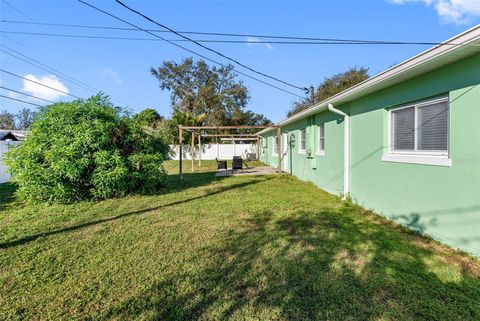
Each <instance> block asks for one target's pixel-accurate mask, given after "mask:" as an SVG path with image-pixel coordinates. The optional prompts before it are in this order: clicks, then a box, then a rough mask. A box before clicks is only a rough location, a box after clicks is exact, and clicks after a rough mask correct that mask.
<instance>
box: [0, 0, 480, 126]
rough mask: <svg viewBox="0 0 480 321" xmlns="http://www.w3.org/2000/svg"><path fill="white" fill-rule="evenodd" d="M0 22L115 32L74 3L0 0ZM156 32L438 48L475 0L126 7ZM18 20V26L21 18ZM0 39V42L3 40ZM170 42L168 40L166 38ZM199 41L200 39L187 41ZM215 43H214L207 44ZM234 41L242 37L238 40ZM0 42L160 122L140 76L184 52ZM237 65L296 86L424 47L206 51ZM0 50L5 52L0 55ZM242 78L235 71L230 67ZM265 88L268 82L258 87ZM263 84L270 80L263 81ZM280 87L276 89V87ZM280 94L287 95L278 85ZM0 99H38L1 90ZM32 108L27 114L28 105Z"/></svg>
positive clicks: (269, 103) (53, 81) (18, 39)
mask: <svg viewBox="0 0 480 321" xmlns="http://www.w3.org/2000/svg"><path fill="white" fill-rule="evenodd" d="M0 1H1V2H0V3H1V7H0V16H1V20H22V21H31V20H33V21H35V22H48V23H68V24H88V25H102V26H118V27H125V25H123V24H122V23H121V22H118V21H116V20H114V19H112V18H111V17H108V16H105V15H103V14H101V13H99V12H97V11H94V10H93V9H91V8H88V7H87V6H85V5H83V4H81V3H79V2H77V1H74V0H65V1H14V0H8V1H7V2H8V4H11V5H13V6H14V7H15V8H16V9H17V10H18V11H21V12H22V13H23V14H22V13H20V12H18V11H16V10H14V9H13V8H11V7H10V6H8V5H7V4H6V3H5V2H4V0H0ZM89 2H91V3H92V4H94V5H96V6H98V7H101V8H102V9H105V10H107V11H110V12H112V13H114V14H115V15H118V16H120V17H122V18H124V19H126V20H129V21H131V22H133V23H135V24H138V25H141V26H142V27H144V28H157V27H156V26H155V25H152V24H151V23H149V22H147V21H145V20H142V19H141V18H139V17H137V16H134V15H133V14H132V13H129V12H128V11H126V10H125V9H124V8H122V7H120V6H119V5H117V4H116V3H115V2H113V1H89ZM126 3H127V4H129V5H131V6H132V7H134V8H135V9H137V10H139V11H141V12H143V13H148V15H150V16H151V17H152V18H155V19H156V20H158V21H160V22H162V23H163V24H165V25H167V26H169V27H171V28H173V29H176V30H181V31H207V32H231V33H252V34H274V35H288V36H304V37H322V38H350V39H374V40H392V41H397V40H398V41H428V42H438V41H443V40H446V39H448V38H449V37H451V36H454V35H455V34H457V33H460V32H462V31H464V30H466V29H468V28H470V27H472V26H474V25H475V24H477V23H479V22H480V0H470V1H469V0H389V1H382V0H377V1H131V0H130V1H126ZM27 17H28V18H27ZM1 30H2V31H22V32H40V33H61V34H82V35H103V36H116V37H145V38H147V37H150V36H149V35H147V34H143V33H141V32H134V31H130V32H127V31H122V32H120V31H103V30H83V29H72V28H65V27H53V26H39V25H35V24H34V25H19V24H12V23H2V24H1ZM5 35H6V36H5ZM165 37H167V36H165ZM168 37H169V38H170V39H173V38H175V37H174V35H171V36H168ZM195 37H196V38H197V39H199V38H202V39H206V36H195ZM216 38H218V37H216ZM242 40H244V39H242ZM1 44H2V45H4V46H7V47H8V48H11V49H14V50H16V51H18V52H21V53H23V54H25V55H27V56H29V57H31V58H34V59H36V60H38V61H40V62H42V63H44V64H46V65H48V66H50V67H54V68H56V69H57V70H60V71H61V72H63V73H65V74H68V75H70V76H72V77H74V78H75V79H78V80H81V81H82V82H84V83H87V84H88V85H90V86H92V87H94V88H96V89H100V90H102V91H104V92H105V93H107V94H109V95H110V96H111V97H112V100H113V102H114V103H115V104H118V105H122V106H128V107H129V108H131V109H132V110H133V111H134V112H138V111H140V110H142V109H144V108H155V109H157V110H158V111H159V112H160V113H161V114H163V115H165V116H169V114H170V110H171V108H170V99H169V94H168V93H167V92H162V91H161V90H160V88H159V87H158V81H157V80H156V79H155V78H154V77H153V76H151V75H150V73H149V68H150V67H151V66H153V67H156V66H159V65H161V63H162V61H164V60H174V61H180V60H181V59H182V58H186V57H190V56H191V54H189V53H187V52H185V51H182V50H180V49H178V48H175V47H173V46H172V45H170V44H168V43H165V42H161V41H120V40H100V39H78V38H76V39H72V38H52V37H45V36H30V35H19V34H11V33H8V34H4V33H2V34H1ZM184 45H185V46H187V47H189V48H191V49H193V50H196V51H198V52H201V53H202V54H205V55H207V56H209V57H211V58H213V59H215V60H220V61H222V62H226V63H228V61H226V60H222V59H221V58H219V57H217V56H215V55H213V54H212V53H208V52H206V51H204V50H202V49H200V48H197V47H196V46H195V45H194V44H184ZM208 45H209V46H210V47H212V48H214V49H216V50H218V51H221V52H222V53H224V54H227V55H229V56H231V57H233V58H235V59H237V60H239V61H241V62H242V63H244V64H246V65H248V66H251V67H253V68H255V69H258V70H260V71H262V72H264V73H267V74H271V75H273V76H276V77H278V78H281V79H284V80H287V81H289V82H291V83H295V84H298V85H301V86H309V85H310V84H318V83H319V82H320V81H321V80H322V79H323V78H324V77H327V76H330V75H332V74H335V73H338V72H341V71H344V70H346V69H347V68H349V67H351V66H355V65H356V66H366V67H369V68H370V73H371V74H372V75H374V74H376V73H378V72H380V71H382V70H385V69H386V68H388V67H390V66H392V65H393V64H395V63H398V62H401V61H402V60H404V59H407V58H409V57H410V56H412V55H414V54H417V53H419V52H421V51H423V50H425V49H427V48H428V47H427V46H418V45H405V46H361V45H321V46H320V45H318V46H317V45H309V46H294V45H280V44H274V45H271V46H267V45H265V44H255V45H252V44H250V45H247V44H208ZM0 48H3V49H5V47H0ZM0 58H1V68H3V69H6V70H8V71H11V72H14V73H16V74H19V75H22V76H24V77H28V78H30V79H33V80H36V81H39V82H42V83H45V84H49V85H50V86H53V87H56V88H59V89H61V90H63V91H68V92H69V93H71V94H74V95H77V96H80V97H88V96H89V95H91V94H92V92H91V91H88V90H86V89H84V88H82V87H79V86H77V85H76V84H73V83H71V82H68V81H67V80H65V79H64V78H63V77H61V76H60V75H58V74H56V75H55V74H53V76H52V73H49V72H45V71H43V70H40V69H38V68H37V67H34V66H31V65H29V64H27V63H25V62H23V61H19V60H17V59H15V58H13V57H11V56H9V55H7V54H5V53H3V52H0ZM238 68H239V70H242V71H244V72H247V73H248V71H245V70H244V69H242V68H241V67H238ZM239 78H240V79H242V80H243V81H244V82H245V84H246V85H247V87H248V88H249V90H250V96H251V100H250V102H249V104H248V107H247V108H248V109H251V110H253V111H254V112H257V113H262V114H264V115H266V116H267V117H268V118H270V119H271V120H273V121H279V120H281V119H283V118H285V114H286V111H287V110H288V109H289V108H290V106H291V103H292V101H294V100H295V99H296V98H295V97H293V96H291V95H289V94H286V93H283V92H280V91H278V90H276V89H273V88H270V87H267V86H265V85H263V84H260V83H258V82H255V81H253V80H250V79H248V78H245V77H239ZM264 80H266V81H268V82H272V81H271V80H268V79H264ZM0 81H1V84H0V85H1V86H4V87H8V88H11V89H15V90H17V91H21V92H25V93H28V94H31V95H34V96H37V97H43V98H45V99H48V100H53V101H58V100H70V99H71V98H69V97H68V96H59V95H57V93H55V92H53V91H51V90H48V89H45V88H42V87H41V86H38V85H34V84H33V85H32V84H28V82H25V84H24V81H22V80H21V79H16V78H14V77H12V76H9V75H6V74H4V73H0ZM272 83H273V82H272ZM276 85H280V84H276ZM280 86H281V87H283V88H285V89H288V90H292V91H294V92H296V93H298V94H300V95H301V94H302V92H301V91H297V90H295V89H292V88H288V87H285V86H282V85H280ZM1 94H2V95H6V96H10V97H13V98H18V99H26V100H28V101H30V102H35V103H39V101H38V100H35V99H32V98H28V97H23V96H20V95H19V94H15V93H12V92H8V91H6V90H3V89H2V90H1ZM24 106H25V105H24V104H22V103H17V102H14V101H11V100H8V99H5V98H0V110H8V111H10V112H17V111H18V110H19V109H21V108H22V107H24ZM30 107H31V108H34V107H33V106H30Z"/></svg>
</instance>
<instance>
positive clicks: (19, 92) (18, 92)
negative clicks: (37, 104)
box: [0, 86, 55, 104]
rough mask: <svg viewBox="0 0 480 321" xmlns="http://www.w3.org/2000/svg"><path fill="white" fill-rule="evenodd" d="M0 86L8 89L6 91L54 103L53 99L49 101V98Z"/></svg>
mask: <svg viewBox="0 0 480 321" xmlns="http://www.w3.org/2000/svg"><path fill="white" fill-rule="evenodd" d="M0 88H2V89H5V90H8V91H13V92H14V93H17V94H20V95H24V96H28V97H31V98H35V99H39V100H43V101H45V102H47V103H52V104H55V102H54V101H51V100H48V99H43V98H40V97H37V96H33V95H29V94H26V93H23V92H21V91H17V90H15V89H11V88H7V87H3V86H0ZM10 98H11V97H10Z"/></svg>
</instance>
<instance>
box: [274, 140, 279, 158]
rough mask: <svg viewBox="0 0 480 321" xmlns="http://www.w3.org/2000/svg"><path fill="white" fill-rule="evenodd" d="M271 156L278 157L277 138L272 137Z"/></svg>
mask: <svg viewBox="0 0 480 321" xmlns="http://www.w3.org/2000/svg"><path fill="white" fill-rule="evenodd" d="M273 155H274V156H277V155H278V136H275V137H273Z"/></svg>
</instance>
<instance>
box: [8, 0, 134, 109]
mask: <svg viewBox="0 0 480 321" xmlns="http://www.w3.org/2000/svg"><path fill="white" fill-rule="evenodd" d="M2 1H3V2H4V3H5V4H7V5H8V6H9V7H10V8H12V9H13V10H15V11H17V12H18V13H20V14H21V15H22V16H24V17H26V18H27V19H28V20H30V21H31V24H35V25H38V26H39V27H41V28H43V29H44V30H46V31H48V32H50V31H51V30H49V29H48V28H46V27H45V26H44V24H42V23H39V22H38V21H36V20H35V19H33V18H31V17H30V16H28V15H27V14H26V13H24V12H22V11H21V10H20V9H18V8H16V7H15V6H13V5H12V4H10V3H8V2H7V1H6V0H2ZM4 36H5V37H7V38H9V39H10V40H12V41H14V42H16V43H18V44H20V45H21V46H23V47H25V48H27V49H29V48H28V46H26V45H24V44H22V43H20V42H18V41H16V40H14V39H12V38H11V37H8V36H6V35H4ZM10 50H13V49H10ZM30 50H32V49H30ZM32 51H36V50H32ZM17 53H18V52H17ZM37 53H38V51H37ZM18 54H20V55H22V56H24V57H26V58H28V59H30V60H32V61H35V62H36V63H38V64H40V65H43V66H45V67H47V68H50V69H52V70H55V71H56V73H58V74H62V75H63V77H65V78H70V79H71V80H70V81H71V82H72V80H73V81H76V82H77V85H78V86H81V87H83V88H85V89H88V88H90V89H88V90H90V91H93V92H94V93H98V92H102V91H101V90H99V89H97V88H95V87H92V86H90V85H88V84H86V83H84V82H82V81H80V80H78V79H75V78H74V77H72V76H69V75H67V74H65V73H63V72H61V71H59V70H57V69H55V68H53V67H49V66H47V65H45V64H43V63H41V62H39V61H36V60H35V59H33V58H30V57H27V56H25V55H23V54H21V53H18ZM40 55H41V56H43V55H42V54H40ZM80 84H82V85H83V86H82V85H80ZM84 86H86V87H88V88H86V87H84ZM119 100H120V101H123V102H124V103H125V104H127V105H133V104H132V103H131V102H129V101H128V100H126V99H123V98H119Z"/></svg>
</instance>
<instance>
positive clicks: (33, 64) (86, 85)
mask: <svg viewBox="0 0 480 321" xmlns="http://www.w3.org/2000/svg"><path fill="white" fill-rule="evenodd" d="M0 46H1V47H4V48H6V49H8V50H10V51H13V52H15V53H17V54H18V55H21V56H23V57H25V58H27V59H30V60H31V61H33V62H30V61H28V60H27V59H24V58H22V57H19V56H17V55H14V54H12V53H10V52H8V51H6V50H3V49H0V51H2V52H4V53H6V54H8V55H10V56H12V57H14V58H16V59H18V60H21V61H24V62H26V63H28V64H30V65H32V66H35V67H37V68H39V69H42V70H44V71H46V72H51V73H56V74H59V75H61V76H63V77H64V78H65V80H67V81H69V82H71V83H73V84H76V85H77V86H80V87H83V88H85V89H87V90H90V91H94V92H98V91H99V90H97V89H95V88H93V87H91V86H89V85H88V84H86V83H84V82H81V81H80V80H77V79H75V78H73V77H70V76H68V75H67V74H65V73H63V72H61V71H59V70H57V69H55V68H53V67H49V66H47V65H45V64H43V63H41V62H40V61H37V60H35V59H33V58H30V57H28V56H26V55H24V54H22V53H21V52H18V51H16V50H14V49H11V48H9V47H7V46H5V45H3V44H0Z"/></svg>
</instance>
